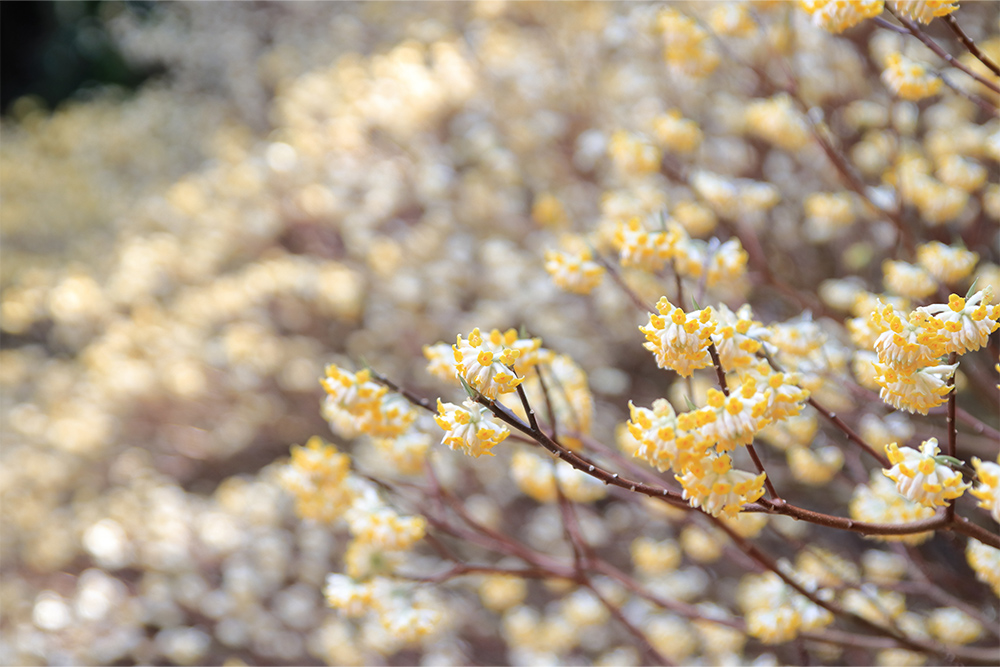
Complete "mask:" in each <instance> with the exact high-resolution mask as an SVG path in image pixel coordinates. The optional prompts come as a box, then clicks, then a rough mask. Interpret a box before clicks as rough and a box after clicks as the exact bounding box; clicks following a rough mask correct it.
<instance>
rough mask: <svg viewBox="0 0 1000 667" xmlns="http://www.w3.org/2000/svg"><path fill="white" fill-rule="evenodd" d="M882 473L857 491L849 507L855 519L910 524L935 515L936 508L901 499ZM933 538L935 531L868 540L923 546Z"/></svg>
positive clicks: (874, 475) (875, 474)
mask: <svg viewBox="0 0 1000 667" xmlns="http://www.w3.org/2000/svg"><path fill="white" fill-rule="evenodd" d="M879 472H880V471H877V470H873V471H872V476H871V481H870V482H869V483H868V484H861V485H859V486H857V487H856V488H855V489H854V495H853V496H852V497H851V502H850V505H849V506H848V510H849V512H850V515H851V518H852V519H854V520H855V521H866V522H869V523H911V522H913V521H919V520H920V519H927V518H930V517H932V516H934V510H933V508H930V507H925V506H923V505H921V504H919V503H915V502H913V501H912V500H908V499H907V498H905V497H903V496H901V495H900V494H899V492H897V491H896V485H895V484H893V483H892V481H890V480H889V479H887V478H886V477H885V475H881V474H879ZM933 535H934V533H933V531H926V532H923V533H911V534H908V535H871V536H869V538H870V539H873V540H880V541H885V542H904V543H906V544H920V543H921V542H925V541H926V540H928V539H929V538H930V537H931V536H933ZM971 541H973V540H970V542H971Z"/></svg>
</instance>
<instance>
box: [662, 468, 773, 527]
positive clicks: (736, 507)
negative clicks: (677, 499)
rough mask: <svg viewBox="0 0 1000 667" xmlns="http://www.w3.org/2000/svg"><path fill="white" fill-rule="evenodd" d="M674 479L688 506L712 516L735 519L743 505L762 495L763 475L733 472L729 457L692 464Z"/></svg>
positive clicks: (741, 471) (740, 471) (739, 471)
mask: <svg viewBox="0 0 1000 667" xmlns="http://www.w3.org/2000/svg"><path fill="white" fill-rule="evenodd" d="M676 477H677V481H679V482H680V483H681V486H683V487H684V499H685V500H687V501H688V502H689V503H690V504H691V507H701V508H702V509H704V510H705V511H706V512H708V513H709V514H711V515H712V516H719V515H720V514H725V515H726V516H729V517H733V516H736V514H738V513H739V511H740V507H741V506H742V505H743V504H744V503H752V502H753V501H755V500H757V499H758V498H760V497H761V496H762V495H764V477H765V474H764V473H761V474H759V475H754V474H752V473H749V472H745V471H743V470H733V460H732V458H730V456H729V455H728V454H718V455H709V456H707V457H704V458H702V459H700V460H696V461H693V462H691V464H690V465H688V466H687V468H685V469H684V474H682V475H677V476H676Z"/></svg>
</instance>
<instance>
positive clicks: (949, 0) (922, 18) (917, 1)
mask: <svg viewBox="0 0 1000 667" xmlns="http://www.w3.org/2000/svg"><path fill="white" fill-rule="evenodd" d="M889 6H890V7H892V8H893V10H894V11H896V13H898V14H899V15H900V16H903V17H906V18H908V19H910V20H911V21H918V22H920V23H923V24H924V25H926V24H928V23H930V22H931V21H933V20H934V19H935V18H938V17H940V16H947V15H948V14H951V13H952V12H953V11H955V10H956V9H958V0H889Z"/></svg>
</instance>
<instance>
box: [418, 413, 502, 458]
mask: <svg viewBox="0 0 1000 667" xmlns="http://www.w3.org/2000/svg"><path fill="white" fill-rule="evenodd" d="M434 421H436V422H437V425H438V426H440V427H441V428H442V430H444V432H445V434H444V438H443V439H442V440H441V442H442V443H443V444H445V445H448V446H449V447H450V448H451V449H453V450H455V451H460V452H463V453H465V454H468V455H469V456H472V457H477V458H478V457H480V456H482V455H483V454H486V455H488V456H493V452H491V451H490V450H491V449H493V447H495V446H496V445H498V444H500V443H501V442H503V441H504V440H505V439H506V438H507V436H508V435H510V429H508V428H507V426H506V425H505V424H501V423H498V422H496V421H495V420H494V419H492V418H491V413H490V411H489V409H487V408H486V407H484V406H482V405H480V404H479V403H476V402H475V401H473V400H472V399H466V400H465V402H464V403H463V404H462V405H461V406H458V405H455V404H454V403H442V402H441V399H438V414H437V416H435V417H434Z"/></svg>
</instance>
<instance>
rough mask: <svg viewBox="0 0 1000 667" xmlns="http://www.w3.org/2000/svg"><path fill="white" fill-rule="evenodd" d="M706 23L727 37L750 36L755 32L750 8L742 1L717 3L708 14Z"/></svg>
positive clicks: (754, 23)
mask: <svg viewBox="0 0 1000 667" xmlns="http://www.w3.org/2000/svg"><path fill="white" fill-rule="evenodd" d="M708 24H709V25H710V26H711V27H712V30H714V31H715V32H716V33H717V34H719V35H725V36H727V37H750V36H752V35H754V34H756V32H757V23H756V22H755V21H754V20H753V17H752V16H751V15H750V8H749V6H748V5H747V4H746V3H743V2H727V3H724V4H721V5H717V6H716V7H714V8H713V9H712V11H711V13H710V14H709V15H708Z"/></svg>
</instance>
